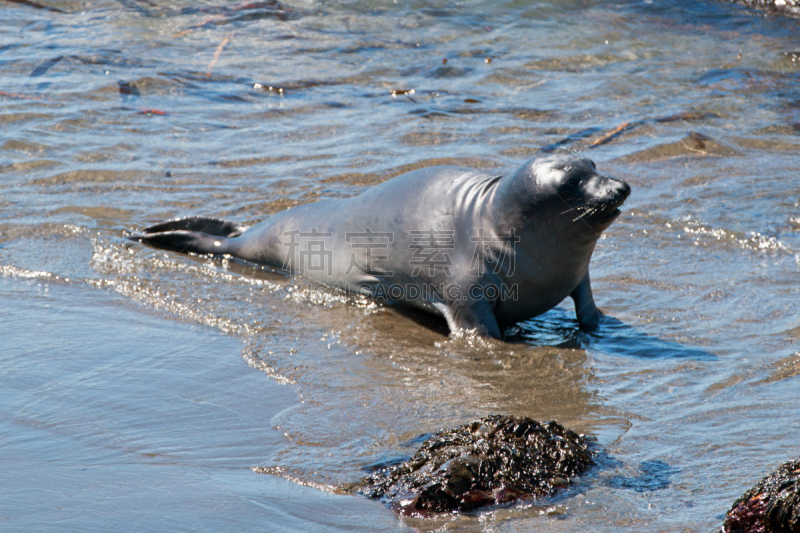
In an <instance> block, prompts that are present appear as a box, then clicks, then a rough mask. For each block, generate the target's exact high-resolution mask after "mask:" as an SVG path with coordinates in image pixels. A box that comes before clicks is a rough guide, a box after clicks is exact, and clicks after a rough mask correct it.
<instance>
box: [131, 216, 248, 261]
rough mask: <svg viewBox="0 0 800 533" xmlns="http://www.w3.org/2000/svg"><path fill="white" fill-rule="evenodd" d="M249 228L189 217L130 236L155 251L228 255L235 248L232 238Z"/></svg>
mask: <svg viewBox="0 0 800 533" xmlns="http://www.w3.org/2000/svg"><path fill="white" fill-rule="evenodd" d="M246 229H247V226H242V225H240V224H236V223H235V222H229V221H227V220H217V219H215V218H203V217H188V218H178V219H175V220H169V221H167V222H162V223H161V224H156V225H155V226H150V227H149V228H145V229H144V231H143V232H142V233H141V234H134V235H131V236H130V237H128V238H129V239H130V240H132V241H138V242H143V243H146V244H149V245H150V246H154V247H156V248H163V249H165V250H174V251H176V252H181V253H193V254H213V255H217V254H227V253H230V252H231V249H232V248H233V246H232V244H231V242H230V239H233V238H234V237H238V236H239V235H241V234H242V232H244V230H246Z"/></svg>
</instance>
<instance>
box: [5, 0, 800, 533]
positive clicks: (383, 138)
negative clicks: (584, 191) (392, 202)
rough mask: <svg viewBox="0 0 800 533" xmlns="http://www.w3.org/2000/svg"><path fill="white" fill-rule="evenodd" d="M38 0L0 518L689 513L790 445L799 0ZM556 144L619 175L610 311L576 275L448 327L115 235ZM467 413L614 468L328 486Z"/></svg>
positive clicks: (603, 255) (14, 79)
mask: <svg viewBox="0 0 800 533" xmlns="http://www.w3.org/2000/svg"><path fill="white" fill-rule="evenodd" d="M38 5H39V6H43V5H44V2H41V3H39V4H38ZM47 5H49V6H55V7H57V8H58V10H47V9H42V8H40V7H36V5H35V4H33V3H28V4H16V3H4V4H2V6H0V14H2V23H0V72H2V86H1V87H0V124H1V126H0V132H2V133H1V134H0V209H1V210H2V211H1V212H2V217H1V218H0V276H1V277H0V309H2V314H3V318H4V319H3V320H2V321H0V339H2V345H3V348H4V349H3V351H2V353H0V359H1V360H2V364H1V365H0V376H2V387H1V388H0V449H2V453H0V529H3V530H4V531H6V530H8V531H44V530H54V531H72V530H74V531H90V530H104V531H106V530H118V529H123V528H127V529H129V530H132V531H138V530H154V529H161V530H164V529H169V530H174V531H184V530H185V531H190V530H191V531H196V530H199V531H238V530H245V531H259V530H266V531H353V530H357V531H415V530H422V531H431V530H442V531H498V532H499V531H509V532H510V531H531V530H534V531H577V530H589V531H664V532H666V531H670V532H673V531H683V532H694V531H697V532H710V531H714V530H718V528H719V526H720V524H721V520H722V517H723V515H724V513H725V511H726V510H727V509H728V507H729V506H730V504H731V503H732V502H733V500H734V499H735V498H736V497H737V496H739V495H740V494H741V493H742V492H744V491H745V490H746V489H747V488H749V487H750V486H751V485H753V484H754V483H755V481H756V480H757V479H758V478H760V477H761V476H763V475H765V474H766V473H767V472H769V471H771V470H772V469H773V468H775V467H776V466H777V465H778V464H780V463H781V462H783V461H786V460H789V459H794V458H797V457H800V446H799V445H798V442H800V438H799V437H800V435H799V434H798V429H797V428H798V427H800V409H798V401H797V399H798V397H800V312H799V311H800V305H799V304H798V301H799V300H800V298H798V296H799V295H800V291H798V284H799V282H800V173H799V172H798V168H800V67H799V66H798V63H797V56H798V55H800V48H798V47H799V46H800V45H799V44H798V40H797V38H798V35H800V20H798V19H793V18H789V17H781V16H777V15H772V14H770V15H765V14H764V13H763V12H758V11H752V10H748V9H745V8H742V7H739V6H736V5H734V4H728V3H721V2H719V3H718V2H711V1H708V2H689V1H675V2H664V1H658V0H652V1H646V2H636V1H616V2H593V1H561V2H544V3H536V2H525V1H517V2H488V1H487V2H469V3H461V2H422V1H420V2H397V3H395V2H388V1H387V2H293V3H286V4H277V3H272V2H258V3H252V4H244V3H235V2H234V3H223V2H220V3H215V2H211V1H202V2H191V3H190V2H184V1H182V0H181V1H178V2H172V3H170V4H168V3H166V2H160V1H159V0H152V1H143V0H142V1H138V0H124V1H123V0H120V1H118V2H112V1H99V2H78V1H73V2H61V3H52V2H51V3H48V4H47ZM445 59H446V60H447V61H446V62H445V61H444V60H445ZM412 91H413V92H412ZM559 150H573V151H575V152H578V153H581V154H583V155H586V156H587V157H590V158H592V159H593V160H594V161H595V162H596V163H597V166H598V168H599V169H600V170H602V171H606V172H610V173H612V174H615V175H617V176H620V177H622V178H624V179H625V180H626V181H628V182H629V183H630V184H631V186H632V188H633V194H632V196H631V198H630V199H629V200H628V201H627V203H626V207H625V208H624V213H623V215H622V217H620V218H619V219H618V220H617V221H616V222H615V223H614V224H613V225H612V226H611V227H610V228H609V230H607V232H606V233H605V234H604V237H603V238H602V239H601V240H600V241H599V243H598V246H597V249H596V251H595V254H594V257H593V260H592V267H591V270H592V280H593V287H594V293H595V300H596V301H597V303H598V305H599V306H600V307H601V308H602V309H603V310H605V311H606V312H607V313H608V314H610V315H612V316H614V317H616V318H618V319H619V320H621V321H622V322H623V323H624V324H625V325H626V326H624V327H608V328H605V329H603V330H602V331H600V332H599V333H598V334H597V335H594V336H586V335H584V334H581V333H579V332H578V331H577V324H576V322H575V320H574V313H573V312H572V308H571V303H569V302H565V303H564V304H562V306H563V307H559V308H557V309H555V310H553V311H551V312H550V313H547V314H546V315H544V316H542V317H538V318H537V319H534V320H531V321H529V322H528V323H525V324H523V325H522V326H521V328H520V331H519V333H518V340H522V341H524V342H517V343H513V344H510V343H500V342H494V341H480V340H475V339H471V338H468V337H467V338H448V337H447V336H446V331H443V329H442V324H440V323H438V322H436V321H430V320H426V319H424V318H421V317H419V316H415V315H408V314H407V313H401V312H398V311H397V310H394V309H386V308H380V307H377V306H375V305H372V304H369V303H368V302H363V301H359V300H353V299H348V298H344V297H342V296H341V295H338V294H335V293H333V292H328V291H322V290H307V289H305V288H303V287H302V284H301V283H300V280H292V279H287V278H285V277H282V276H279V275H276V274H271V273H267V272H261V271H254V270H252V269H249V268H246V267H242V266H240V265H236V264H233V263H231V264H228V263H225V262H214V261H209V260H206V259H203V258H193V257H186V256H180V255H177V254H173V253H169V252H163V251H157V250H153V249H149V248H145V247H142V246H140V245H132V244H131V243H129V242H128V241H126V239H125V238H124V237H125V235H126V234H127V232H131V231H133V230H137V229H141V228H143V227H145V226H147V225H149V224H151V223H155V222H158V221H161V220H164V219H168V218H172V217H178V216H187V215H203V216H214V217H221V218H227V219H233V220H236V221H239V222H243V223H254V222H257V221H259V220H262V219H263V218H264V217H266V216H269V215H270V214H273V213H275V212H278V211H280V210H282V209H285V208H287V207H291V206H293V205H298V204H301V203H306V202H312V201H316V200H318V199H322V198H340V197H347V196H351V195H355V194H358V193H359V192H361V191H363V190H365V189H366V188H368V187H369V186H371V185H373V184H376V183H380V182H381V181H383V180H385V179H388V178H389V177H391V176H394V175H397V174H399V173H401V172H404V171H406V170H409V169H412V168H419V167H423V166H430V165H435V164H461V165H465V166H472V167H477V168H482V169H490V170H492V171H493V172H498V174H500V173H505V172H510V171H513V170H514V169H515V168H516V167H517V166H519V165H520V164H521V163H522V162H524V161H526V160H527V159H529V158H532V157H535V156H537V155H539V154H541V153H549V152H552V151H559ZM490 413H506V414H515V415H525V416H530V417H533V418H536V419H539V420H551V419H555V420H557V421H559V422H560V423H562V424H564V425H566V426H568V427H571V428H573V429H575V430H577V431H580V432H585V433H587V434H590V435H593V436H595V437H597V439H598V441H599V442H600V444H601V445H603V446H604V447H605V448H606V450H607V451H608V452H609V455H610V456H611V457H612V458H613V461H610V462H609V463H608V464H605V465H603V468H600V469H598V470H596V471H595V472H594V473H593V474H591V475H589V476H587V477H586V478H584V479H582V480H580V481H579V482H578V483H577V484H576V485H575V486H573V487H572V488H571V489H569V490H568V491H566V492H565V493H563V494H562V495H560V496H558V497H556V498H554V499H549V500H543V501H539V502H526V503H524V504H520V505H516V506H513V507H511V508H504V509H495V510H490V511H487V512H483V513H474V514H469V515H465V516H461V517H442V518H439V519H433V520H420V519H409V518H402V517H397V516H396V515H394V514H393V513H392V512H391V511H390V510H388V509H387V508H385V507H384V506H383V505H381V504H380V503H378V502H372V501H369V500H366V499H364V498H360V497H357V496H350V495H344V494H340V493H338V491H337V490H336V487H337V486H338V485H339V484H342V483H346V482H349V481H353V480H355V479H358V478H359V477H361V476H363V475H365V472H366V471H367V470H368V469H369V467H370V465H375V464H378V463H382V462H385V461H390V460H392V459H395V458H398V457H404V456H408V455H410V454H411V453H413V451H414V449H415V446H416V445H417V443H418V438H419V436H420V435H424V434H426V433H430V432H433V431H436V430H438V429H441V428H444V427H452V426H455V425H457V424H460V423H463V422H465V421H468V420H470V419H472V418H477V417H479V416H484V415H486V414H490Z"/></svg>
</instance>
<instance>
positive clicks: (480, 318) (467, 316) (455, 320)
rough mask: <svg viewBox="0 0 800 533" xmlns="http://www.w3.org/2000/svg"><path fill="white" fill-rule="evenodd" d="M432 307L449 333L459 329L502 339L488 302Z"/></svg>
mask: <svg viewBox="0 0 800 533" xmlns="http://www.w3.org/2000/svg"><path fill="white" fill-rule="evenodd" d="M433 305H434V306H435V307H436V309H438V310H439V312H440V313H442V314H443V315H444V318H445V320H447V325H448V326H449V327H450V332H451V333H452V332H455V331H458V330H460V329H466V330H472V329H474V330H475V331H476V332H477V333H478V334H479V335H483V336H488V337H493V338H495V339H500V340H502V339H503V336H502V335H501V334H500V326H498V325H497V319H496V318H495V317H494V312H493V311H492V307H491V305H490V304H489V301H488V300H468V301H463V302H456V303H454V304H452V305H447V304H445V303H443V302H440V303H434V304H433Z"/></svg>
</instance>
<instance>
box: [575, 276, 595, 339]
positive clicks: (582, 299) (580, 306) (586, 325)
mask: <svg viewBox="0 0 800 533" xmlns="http://www.w3.org/2000/svg"><path fill="white" fill-rule="evenodd" d="M570 296H571V297H572V301H574V302H575V314H576V315H578V324H580V326H581V329H582V330H584V331H591V330H593V329H595V328H597V326H598V324H600V317H602V316H603V314H602V313H601V312H600V311H599V310H598V309H597V306H596V305H595V304H594V298H593V297H592V285H591V282H590V281H589V273H588V272H587V273H586V275H585V276H584V277H583V279H582V280H581V282H580V284H578V286H577V287H575V290H573V291H572V293H571V294H570Z"/></svg>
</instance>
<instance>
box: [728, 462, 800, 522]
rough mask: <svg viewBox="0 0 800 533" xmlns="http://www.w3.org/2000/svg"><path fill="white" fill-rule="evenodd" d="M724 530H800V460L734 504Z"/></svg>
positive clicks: (777, 472)
mask: <svg viewBox="0 0 800 533" xmlns="http://www.w3.org/2000/svg"><path fill="white" fill-rule="evenodd" d="M722 531H723V532H724V533H800V459H798V460H796V461H789V462H788V463H784V464H782V465H781V466H780V468H778V469H777V470H776V471H775V472H773V473H772V474H770V475H768V476H767V477H765V478H764V479H762V480H761V481H759V482H758V484H757V485H756V486H755V487H753V488H752V489H750V490H748V491H747V492H745V493H744V495H742V497H741V498H739V499H738V500H736V501H735V502H734V503H733V507H731V510H730V511H728V516H726V517H725V523H724V525H723V526H722Z"/></svg>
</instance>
